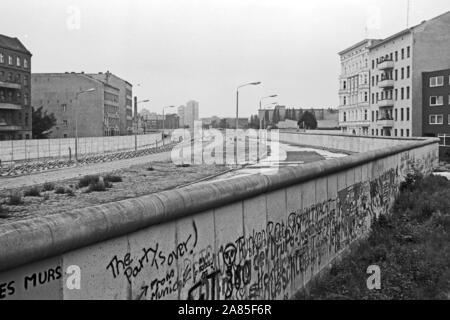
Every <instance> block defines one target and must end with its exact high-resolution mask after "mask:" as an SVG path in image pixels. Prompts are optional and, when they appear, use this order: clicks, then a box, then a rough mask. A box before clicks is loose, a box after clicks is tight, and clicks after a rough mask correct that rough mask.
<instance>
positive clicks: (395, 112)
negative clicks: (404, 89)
mask: <svg viewBox="0 0 450 320" xmlns="http://www.w3.org/2000/svg"><path fill="white" fill-rule="evenodd" d="M397 111H398V109H395V110H394V114H395V121H397V119H398V117H397V116H398V112H397Z"/></svg>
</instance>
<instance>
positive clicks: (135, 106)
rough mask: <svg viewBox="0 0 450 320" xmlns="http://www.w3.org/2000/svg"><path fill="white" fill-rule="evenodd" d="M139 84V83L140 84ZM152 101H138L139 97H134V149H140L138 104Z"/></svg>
mask: <svg viewBox="0 0 450 320" xmlns="http://www.w3.org/2000/svg"><path fill="white" fill-rule="evenodd" d="M138 86H139V85H138ZM145 102H150V100H149V99H146V100H141V101H137V97H136V96H135V97H134V150H135V151H137V149H138V143H137V134H138V129H139V127H138V125H139V124H138V122H139V121H138V111H137V110H138V104H139V103H145Z"/></svg>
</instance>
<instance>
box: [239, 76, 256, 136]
mask: <svg viewBox="0 0 450 320" xmlns="http://www.w3.org/2000/svg"><path fill="white" fill-rule="evenodd" d="M260 84H261V82H251V83H247V84H243V85H241V86H239V87H237V90H236V130H237V129H239V89H241V88H243V87H247V86H257V85H260Z"/></svg>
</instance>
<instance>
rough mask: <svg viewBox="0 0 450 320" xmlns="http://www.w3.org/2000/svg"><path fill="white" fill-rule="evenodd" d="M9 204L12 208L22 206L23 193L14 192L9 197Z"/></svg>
mask: <svg viewBox="0 0 450 320" xmlns="http://www.w3.org/2000/svg"><path fill="white" fill-rule="evenodd" d="M7 204H8V205H10V206H20V205H21V204H23V198H22V193H20V192H13V193H11V194H10V195H9V196H8V201H7Z"/></svg>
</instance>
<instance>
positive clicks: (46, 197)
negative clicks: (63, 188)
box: [44, 193, 50, 201]
mask: <svg viewBox="0 0 450 320" xmlns="http://www.w3.org/2000/svg"><path fill="white" fill-rule="evenodd" d="M48 199H50V195H49V194H48V193H46V194H44V201H47V200H48Z"/></svg>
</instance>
